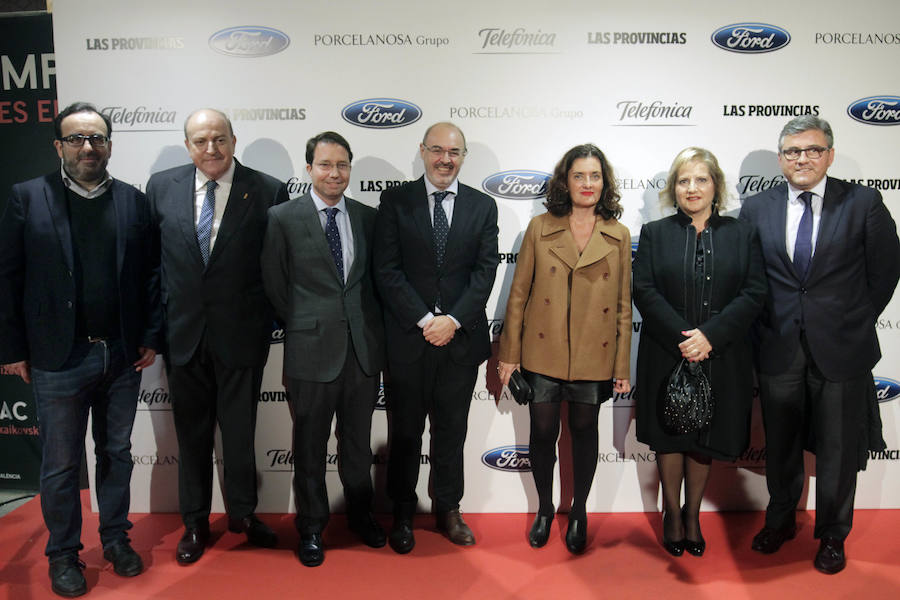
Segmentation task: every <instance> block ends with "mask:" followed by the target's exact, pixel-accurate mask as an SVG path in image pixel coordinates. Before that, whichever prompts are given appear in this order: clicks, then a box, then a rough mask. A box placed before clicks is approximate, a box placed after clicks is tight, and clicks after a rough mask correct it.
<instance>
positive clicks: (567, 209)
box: [544, 144, 622, 220]
mask: <svg viewBox="0 0 900 600" xmlns="http://www.w3.org/2000/svg"><path fill="white" fill-rule="evenodd" d="M591 157H594V158H596V159H597V160H599V161H600V172H601V174H602V175H603V191H602V192H601V193H600V201H599V202H598V203H597V204H596V205H595V206H594V213H595V214H598V215H600V216H601V217H603V218H604V219H607V220H608V219H613V218H616V219H618V218H619V217H621V216H622V205H621V204H620V203H619V198H620V197H621V196H620V194H619V187H618V186H617V185H616V176H615V175H614V174H613V168H612V165H610V164H609V161H607V160H606V155H604V154H603V152H602V151H601V150H600V148H598V147H597V146H595V145H593V144H581V145H580V146H575V147H574V148H572V149H570V150H569V151H568V152H566V153H565V154H564V155H563V157H562V158H561V159H560V161H559V162H558V163H556V167H555V168H554V169H553V176H552V177H551V178H550V181H549V182H548V183H547V201H546V202H544V207H546V209H547V212H549V213H550V214H552V215H554V216H557V217H563V216H565V215H568V214H570V213H571V212H572V198H571V197H570V196H569V186H568V179H569V170H570V169H571V168H572V163H574V162H575V161H576V160H578V159H579V158H591Z"/></svg>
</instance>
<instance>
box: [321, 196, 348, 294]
mask: <svg viewBox="0 0 900 600" xmlns="http://www.w3.org/2000/svg"><path fill="white" fill-rule="evenodd" d="M337 213H338V209H337V208H335V207H333V206H332V207H330V208H326V209H325V216H326V221H325V239H327V240H328V247H329V248H330V249H331V258H333V259H334V266H335V267H337V271H338V276H339V277H340V278H341V283H343V282H344V251H343V248H342V247H341V234H340V232H338V228H337V221H336V220H335V219H336V217H337Z"/></svg>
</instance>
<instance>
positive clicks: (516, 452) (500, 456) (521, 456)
mask: <svg viewBox="0 0 900 600" xmlns="http://www.w3.org/2000/svg"><path fill="white" fill-rule="evenodd" d="M481 462H483V463H484V464H485V465H486V466H488V467H490V468H492V469H497V470H498V471H530V470H531V457H529V456H528V446H500V447H499V448H494V449H493V450H488V451H487V452H485V453H484V454H482V455H481Z"/></svg>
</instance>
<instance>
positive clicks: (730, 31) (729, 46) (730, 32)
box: [710, 23, 791, 54]
mask: <svg viewBox="0 0 900 600" xmlns="http://www.w3.org/2000/svg"><path fill="white" fill-rule="evenodd" d="M710 39H712V43H713V44H715V45H716V46H718V47H719V48H721V49H723V50H728V51H729V52H741V53H744V54H759V53H762V52H773V51H775V50H780V49H781V48H784V47H785V46H787V45H788V44H789V43H790V41H791V34H789V33H788V32H787V31H786V30H784V29H782V28H781V27H776V26H775V25H767V24H765V23H734V24H733V25H726V26H725V27H720V28H719V29H716V30H715V31H714V32H713V34H712V36H711V38H710Z"/></svg>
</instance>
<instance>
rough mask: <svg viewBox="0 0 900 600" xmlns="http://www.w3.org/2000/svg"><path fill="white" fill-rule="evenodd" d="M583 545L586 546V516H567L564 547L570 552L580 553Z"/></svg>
mask: <svg viewBox="0 0 900 600" xmlns="http://www.w3.org/2000/svg"><path fill="white" fill-rule="evenodd" d="M585 546H587V517H586V516H585V517H569V527H568V529H566V548H568V549H569V552H571V553H572V554H581V553H582V552H584V548H585Z"/></svg>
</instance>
